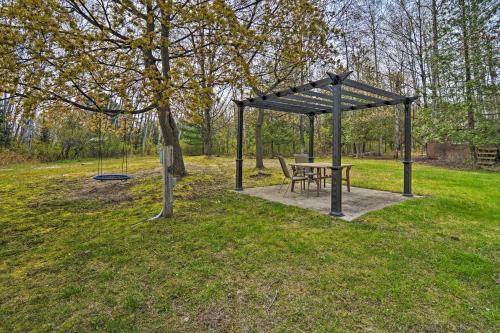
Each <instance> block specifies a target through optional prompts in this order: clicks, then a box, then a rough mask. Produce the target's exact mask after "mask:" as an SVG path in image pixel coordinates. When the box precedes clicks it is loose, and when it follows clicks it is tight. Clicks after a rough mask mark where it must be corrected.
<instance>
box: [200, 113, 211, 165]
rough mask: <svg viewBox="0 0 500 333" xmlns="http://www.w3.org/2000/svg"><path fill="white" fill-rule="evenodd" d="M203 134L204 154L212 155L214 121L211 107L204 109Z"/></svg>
mask: <svg viewBox="0 0 500 333" xmlns="http://www.w3.org/2000/svg"><path fill="white" fill-rule="evenodd" d="M201 136H202V140H203V155H206V156H211V155H212V154H213V152H212V121H211V115H210V108H206V109H205V110H204V111H203V125H202V131H201Z"/></svg>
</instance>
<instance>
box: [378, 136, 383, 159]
mask: <svg viewBox="0 0 500 333" xmlns="http://www.w3.org/2000/svg"><path fill="white" fill-rule="evenodd" d="M382 144H383V142H382V135H379V137H378V149H377V156H378V157H381V156H382Z"/></svg>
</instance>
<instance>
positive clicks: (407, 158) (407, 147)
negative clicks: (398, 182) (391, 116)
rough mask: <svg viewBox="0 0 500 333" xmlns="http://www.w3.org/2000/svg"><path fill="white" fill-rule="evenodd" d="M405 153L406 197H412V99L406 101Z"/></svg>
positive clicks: (404, 193)
mask: <svg viewBox="0 0 500 333" xmlns="http://www.w3.org/2000/svg"><path fill="white" fill-rule="evenodd" d="M404 137H405V155H404V161H403V165H404V189H403V195H404V196H405V197H412V196H413V194H412V193H411V164H412V163H413V162H412V160H411V101H406V102H405V133H404Z"/></svg>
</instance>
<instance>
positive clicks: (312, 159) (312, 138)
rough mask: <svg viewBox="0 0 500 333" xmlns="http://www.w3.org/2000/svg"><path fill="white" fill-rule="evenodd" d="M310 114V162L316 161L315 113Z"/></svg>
mask: <svg viewBox="0 0 500 333" xmlns="http://www.w3.org/2000/svg"><path fill="white" fill-rule="evenodd" d="M308 116H309V162H310V163H312V162H314V113H310V114H308Z"/></svg>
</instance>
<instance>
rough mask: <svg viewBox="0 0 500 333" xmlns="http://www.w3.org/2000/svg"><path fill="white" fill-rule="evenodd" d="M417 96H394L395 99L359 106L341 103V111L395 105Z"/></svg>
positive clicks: (412, 99) (414, 98)
mask: <svg viewBox="0 0 500 333" xmlns="http://www.w3.org/2000/svg"><path fill="white" fill-rule="evenodd" d="M417 98H418V96H414V97H401V98H396V99H392V100H387V101H381V102H375V103H368V104H363V105H359V106H344V105H342V111H350V110H362V109H369V108H375V107H379V106H386V105H397V104H401V103H405V102H406V101H411V102H412V101H414V100H416V99H417Z"/></svg>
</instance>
